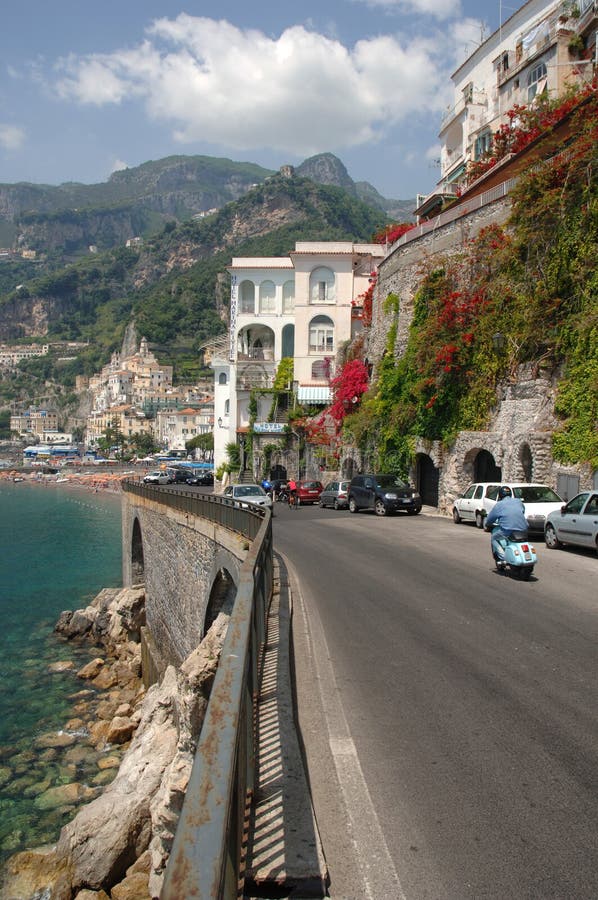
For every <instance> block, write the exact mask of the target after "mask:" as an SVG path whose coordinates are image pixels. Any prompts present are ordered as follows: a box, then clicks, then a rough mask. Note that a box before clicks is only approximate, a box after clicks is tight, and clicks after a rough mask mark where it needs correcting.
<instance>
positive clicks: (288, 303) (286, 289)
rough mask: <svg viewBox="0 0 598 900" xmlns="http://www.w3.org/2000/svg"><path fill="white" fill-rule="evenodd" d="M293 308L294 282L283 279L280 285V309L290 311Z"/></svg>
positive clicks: (284, 311) (285, 311)
mask: <svg viewBox="0 0 598 900" xmlns="http://www.w3.org/2000/svg"><path fill="white" fill-rule="evenodd" d="M294 309H295V282H294V281H285V283H284V284H283V286H282V311H283V313H292V312H293V310H294Z"/></svg>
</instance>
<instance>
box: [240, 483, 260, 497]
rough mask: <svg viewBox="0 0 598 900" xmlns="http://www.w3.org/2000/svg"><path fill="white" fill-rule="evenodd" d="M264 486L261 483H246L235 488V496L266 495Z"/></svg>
mask: <svg viewBox="0 0 598 900" xmlns="http://www.w3.org/2000/svg"><path fill="white" fill-rule="evenodd" d="M265 493H266V492H265V491H264V489H263V488H261V487H260V486H259V484H244V485H242V486H241V487H238V488H236V489H235V497H255V496H260V497H261V496H263V495H265Z"/></svg>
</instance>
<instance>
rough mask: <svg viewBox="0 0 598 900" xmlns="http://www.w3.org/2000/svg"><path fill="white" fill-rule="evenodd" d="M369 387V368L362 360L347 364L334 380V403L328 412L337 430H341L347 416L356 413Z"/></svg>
mask: <svg viewBox="0 0 598 900" xmlns="http://www.w3.org/2000/svg"><path fill="white" fill-rule="evenodd" d="M368 385H369V372H368V367H367V365H366V363H365V362H363V360H361V359H353V360H351V362H348V363H345V365H344V366H343V367H342V369H341V370H340V372H339V373H338V375H337V376H336V377H335V378H333V379H332V381H331V383H330V386H331V387H332V392H333V401H332V405H331V406H330V407H329V408H328V409H327V411H326V412H327V413H328V415H330V416H331V417H332V419H333V420H334V422H335V423H336V425H337V428H340V425H341V424H342V421H343V419H344V418H345V416H346V415H348V414H349V413H352V412H354V411H355V409H356V408H357V406H358V405H359V402H360V400H361V396H362V394H364V393H365V392H366V391H367V389H368Z"/></svg>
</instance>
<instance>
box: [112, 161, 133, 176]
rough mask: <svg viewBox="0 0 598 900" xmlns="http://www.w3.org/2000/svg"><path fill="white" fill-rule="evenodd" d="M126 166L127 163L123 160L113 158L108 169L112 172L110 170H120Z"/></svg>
mask: <svg viewBox="0 0 598 900" xmlns="http://www.w3.org/2000/svg"><path fill="white" fill-rule="evenodd" d="M128 168H129V164H128V163H126V162H123V160H122V159H115V160H114V162H113V163H112V168H111V169H110V174H112V172H122V171H123V169H128Z"/></svg>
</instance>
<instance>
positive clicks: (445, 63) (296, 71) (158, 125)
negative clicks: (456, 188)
mask: <svg viewBox="0 0 598 900" xmlns="http://www.w3.org/2000/svg"><path fill="white" fill-rule="evenodd" d="M518 5H521V4H516V3H514V4H513V7H512V8H509V7H506V6H505V5H504V4H503V3H502V0H303V2H301V3H294V4H292V3H288V2H287V3H285V2H282V0H258V2H254V3H251V2H247V0H202V2H199V0H161V2H159V0H101V2H97V0H94V2H92V0H28V2H23V0H21V2H13V3H11V4H6V5H5V9H4V10H3V13H2V24H1V27H0V183H4V184H6V183H9V184H13V183H16V182H20V181H28V182H34V183H38V184H61V183H63V182H67V181H78V182H83V183H85V184H90V183H97V182H102V181H106V180H107V179H108V178H109V177H110V175H111V173H112V172H114V171H117V170H119V169H123V168H125V167H128V166H129V167H131V166H137V165H140V164H141V163H143V162H146V161H148V160H152V159H154V160H155V159H161V158H163V157H165V156H171V155H174V154H176V155H195V154H202V155H207V156H217V157H227V158H229V159H233V160H237V161H244V162H253V163H258V164H259V165H261V166H264V167H266V168H270V169H278V168H280V166H282V165H285V164H291V165H298V164H299V163H300V162H302V161H303V160H304V159H306V158H308V157H310V156H313V155H314V154H317V153H326V152H330V153H334V154H336V156H338V157H339V158H340V159H341V160H342V162H343V163H344V164H345V166H346V167H347V170H348V172H349V175H350V176H351V177H352V178H353V180H354V181H369V182H370V183H371V184H372V185H373V186H374V187H375V188H377V190H378V191H380V193H381V194H382V195H383V196H385V197H388V198H393V199H410V198H413V197H415V195H416V194H417V193H421V194H427V193H429V192H430V191H431V190H432V188H433V187H434V185H435V184H436V182H437V181H438V178H439V169H438V156H439V147H438V129H439V126H440V121H441V119H442V115H443V113H444V112H445V111H446V110H447V109H448V108H449V107H451V106H452V105H453V102H454V99H453V87H452V82H451V74H452V73H453V72H454V71H455V69H456V68H457V67H458V66H459V65H460V64H461V63H462V62H463V61H464V60H465V59H466V58H467V56H469V55H471V53H473V52H474V50H475V49H476V47H477V46H479V44H480V43H481V41H482V40H484V39H485V38H487V37H489V35H490V34H491V33H492V32H493V31H495V30H496V29H497V28H498V26H499V24H500V19H501V18H502V20H503V21H505V19H506V18H507V17H508V16H509V15H512V13H513V11H514V9H515V8H517V6H518Z"/></svg>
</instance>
